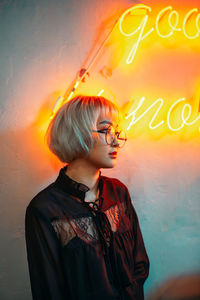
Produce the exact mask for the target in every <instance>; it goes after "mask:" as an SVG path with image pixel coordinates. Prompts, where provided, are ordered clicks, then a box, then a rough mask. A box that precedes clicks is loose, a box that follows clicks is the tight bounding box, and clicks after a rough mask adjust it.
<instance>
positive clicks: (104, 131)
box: [98, 127, 110, 133]
mask: <svg viewBox="0 0 200 300" xmlns="http://www.w3.org/2000/svg"><path fill="white" fill-rule="evenodd" d="M109 131H110V127H106V128H102V129H99V130H98V132H100V133H107V132H109Z"/></svg>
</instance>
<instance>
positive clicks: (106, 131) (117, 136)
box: [92, 125, 127, 148]
mask: <svg viewBox="0 0 200 300" xmlns="http://www.w3.org/2000/svg"><path fill="white" fill-rule="evenodd" d="M111 128H113V129H114V135H115V137H116V138H117V140H120V141H124V144H123V145H122V146H120V144H119V148H122V147H123V146H124V145H125V143H126V141H127V136H126V132H125V131H123V130H121V131H117V127H116V128H114V127H113V126H112V125H110V126H109V127H108V128H103V129H99V130H92V131H93V132H98V133H103V134H105V141H106V143H107V144H108V145H112V144H113V143H114V141H115V138H113V139H112V142H111V143H108V133H109V129H111ZM121 132H124V134H125V138H119V135H120V133H121Z"/></svg>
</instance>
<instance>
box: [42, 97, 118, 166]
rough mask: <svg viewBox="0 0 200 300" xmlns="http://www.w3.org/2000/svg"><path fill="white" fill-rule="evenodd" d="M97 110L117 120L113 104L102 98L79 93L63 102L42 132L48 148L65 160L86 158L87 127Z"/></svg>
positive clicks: (89, 145)
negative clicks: (45, 130) (44, 134)
mask: <svg viewBox="0 0 200 300" xmlns="http://www.w3.org/2000/svg"><path fill="white" fill-rule="evenodd" d="M101 112H103V113H105V114H108V113H109V114H111V116H113V115H114V116H115V117H116V120H117V121H119V120H120V119H121V114H120V112H119V109H118V107H117V105H116V104H114V103H113V102H111V101H110V100H107V99H105V98H104V97H100V96H83V95H79V96H76V97H74V98H73V99H71V100H69V101H68V102H66V103H65V104H63V105H62V106H61V107H60V109H59V110H58V111H57V113H56V114H55V116H54V118H53V119H52V121H51V122H50V124H49V127H48V129H47V132H46V141H47V145H48V147H49V149H50V150H51V151H52V152H53V153H54V154H55V155H56V156H57V157H58V158H59V159H60V160H61V161H62V162H65V163H69V162H71V161H73V160H75V159H77V158H80V157H87V155H88V154H89V152H90V150H91V149H92V148H93V145H94V138H93V136H92V131H91V130H92V129H96V122H97V119H98V117H99V115H100V113H101Z"/></svg>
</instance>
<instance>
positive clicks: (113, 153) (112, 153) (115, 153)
mask: <svg viewBox="0 0 200 300" xmlns="http://www.w3.org/2000/svg"><path fill="white" fill-rule="evenodd" d="M109 155H117V151H114V152H111V153H109Z"/></svg>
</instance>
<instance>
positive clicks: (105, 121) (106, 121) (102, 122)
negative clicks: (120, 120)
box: [99, 120, 113, 125]
mask: <svg viewBox="0 0 200 300" xmlns="http://www.w3.org/2000/svg"><path fill="white" fill-rule="evenodd" d="M99 124H110V125H113V123H112V122H110V121H108V120H104V121H101V122H99Z"/></svg>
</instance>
